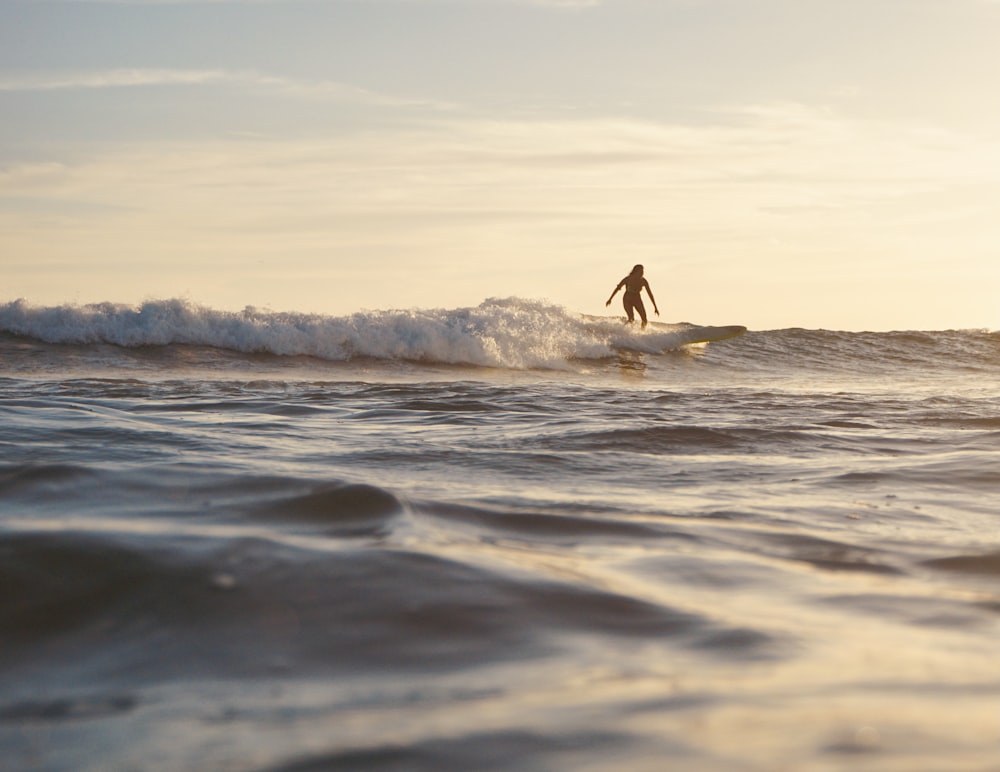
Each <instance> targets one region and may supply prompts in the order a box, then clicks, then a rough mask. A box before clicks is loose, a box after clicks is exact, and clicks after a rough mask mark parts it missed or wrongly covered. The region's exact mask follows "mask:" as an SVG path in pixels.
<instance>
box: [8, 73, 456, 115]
mask: <svg viewBox="0 0 1000 772" xmlns="http://www.w3.org/2000/svg"><path fill="white" fill-rule="evenodd" d="M151 86H158V87H170V86H216V87H217V86H231V87H237V88H246V89H251V88H252V89H261V90H265V91H267V92H269V93H271V94H273V95H279V96H285V97H292V98H299V99H309V100H329V101H339V102H350V103H355V104H364V105H369V106H379V107H403V108H405V107H421V108H429V109H434V110H452V109H455V106H454V105H453V104H450V103H447V102H443V101H438V100H429V99H420V98H413V97H402V96H394V95H391V94H384V93H379V92H375V91H371V90H369V89H364V88H360V87H358V86H354V85H351V84H349V83H342V82H339V81H331V80H308V79H302V78H299V79H296V78H287V77H280V76H275V75H268V74H264V73H258V72H250V71H232V70H177V69H139V68H127V69H126V68H119V69H112V70H99V71H74V72H62V73H59V72H57V73H51V72H49V73H27V74H25V73H19V74H17V75H9V74H8V75H2V74H0V93H3V92H8V93H10V92H32V91H68V90H77V89H125V88H139V87H151Z"/></svg>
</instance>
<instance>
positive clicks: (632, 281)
mask: <svg viewBox="0 0 1000 772" xmlns="http://www.w3.org/2000/svg"><path fill="white" fill-rule="evenodd" d="M622 287H624V288H625V294H624V295H622V304H623V305H624V306H625V314H626V315H627V316H628V324H632V323H633V322H635V312H636V311H638V312H639V318H640V319H642V329H646V307H645V306H644V305H643V304H642V297H640V295H639V293H640V292H642V290H643V288H645V290H646V292H647V293H649V299H650V300H652V301H653V310H654V311H655V312H656V315H657V316H659V315H660V309H658V308H657V307H656V298H654V297H653V290H651V289H650V288H649V282H648V281H646V280H645V279H644V278H643V276H642V266H641V265H637V266H635V267H634V268H633V269H632V273H630V274H629V275H628V276H626V277H625V278H624V279H622V280H621V281H620V282H618V286H617V287H615V291H614V292H612V293H611V297H609V298H608V302H607V303H605V304H604V305H605V306H610V305H611V301H612V300H614V299H615V295H617V294H618V290H620V289H621V288H622Z"/></svg>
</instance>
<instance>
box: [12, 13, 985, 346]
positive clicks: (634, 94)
mask: <svg viewBox="0 0 1000 772" xmlns="http://www.w3.org/2000/svg"><path fill="white" fill-rule="evenodd" d="M998 41H1000V0H187V1H183V2H182V1H180V0H100V1H98V0H2V2H0V277H2V278H0V302H6V301H9V300H14V299H17V298H24V299H25V300H27V301H28V302H29V303H32V304H35V305H58V304H62V303H76V304H84V303H92V302H105V301H110V302H116V303H127V304H137V303H141V302H143V301H145V300H151V299H164V298H184V299H187V300H189V301H190V302H192V303H196V304H199V305H205V306H210V307H213V308H219V309H231V310H239V309H242V308H244V307H247V306H254V307H256V308H259V309H272V310H275V311H303V312H316V313H323V314H332V315H345V314H351V313H354V312H358V311H366V310H379V309H407V308H421V309H434V308H460V307H468V306H475V305H478V304H479V303H480V302H482V301H483V300H484V299H486V298H490V297H511V296H516V297H522V298H529V299H537V300H546V301H550V302H551V303H553V304H556V305H559V306H563V307H565V308H566V309H567V310H570V311H573V312H579V313H584V314H607V313H611V311H608V310H607V309H606V308H605V306H604V301H605V300H606V299H607V297H608V295H609V294H610V293H611V290H612V289H614V287H615V285H616V284H617V283H618V281H619V280H620V279H621V278H622V277H623V276H625V274H627V273H628V271H629V270H630V269H631V267H632V265H634V264H636V263H642V264H643V265H644V266H645V268H646V277H647V278H648V279H649V282H650V285H651V287H652V289H653V291H654V293H655V295H656V300H657V303H658V305H659V307H660V310H661V313H662V316H661V317H660V320H661V321H667V322H679V321H687V322H693V323H697V324H744V325H747V326H749V327H750V328H751V329H776V328H785V327H806V328H826V329H843V330H862V329H867V330H897V329H924V330H932V329H955V328H987V329H991V330H997V329H1000V99H998V97H997V95H998V94H1000V45H998V44H997V42H998ZM619 297H620V296H619ZM647 306H649V304H648V303H647ZM613 311H614V312H615V313H621V310H620V307H619V305H618V299H616V302H615V306H614V307H613ZM654 318H655V317H654Z"/></svg>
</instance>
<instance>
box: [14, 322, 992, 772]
mask: <svg viewBox="0 0 1000 772" xmlns="http://www.w3.org/2000/svg"><path fill="white" fill-rule="evenodd" d="M991 346H992V347H993V348H991ZM995 347H996V340H995V337H994V338H991V337H990V335H988V334H985V333H905V334H904V333H900V334H883V335H881V336H879V335H876V334H874V333H873V334H868V335H865V334H855V335H848V334H842V333H825V332H814V333H810V332H808V331H780V332H774V333H749V334H747V335H746V336H744V337H743V338H739V339H736V340H732V341H726V342H723V343H713V344H710V345H709V346H708V347H707V348H703V349H698V350H693V351H685V352H680V353H674V354H662V355H650V354H642V353H638V352H637V351H636V349H635V347H629V350H628V351H624V352H622V353H620V354H615V355H612V356H609V357H605V358H604V359H600V360H594V361H590V362H588V363H583V364H581V363H579V362H577V363H576V364H575V365H573V366H571V367H570V368H569V369H568V370H566V371H562V372H554V371H551V370H549V371H531V370H528V371H524V370H510V369H496V368H493V369H483V368H473V367H465V366H462V367H456V366H455V365H453V364H446V363H423V364H413V363H406V362H400V361H398V360H393V359H383V360H371V359H366V360H362V361H348V362H344V361H335V362H331V361H326V360H317V359H312V358H305V357H279V356H275V355H274V354H270V353H265V354H246V353H239V352H234V351H233V350H226V349H219V348H215V347H198V348H191V347H186V344H185V345H184V346H174V347H167V348H148V347H144V348H138V349H129V348H119V347H116V346H111V345H108V344H104V343H101V344H83V345H81V344H72V343H59V342H56V343H42V342H40V341H38V340H34V339H31V338H26V337H11V336H8V337H6V338H3V339H2V340H0V353H2V354H3V355H4V361H5V362H6V363H7V369H6V371H5V372H4V373H3V377H0V452H2V456H0V631H2V634H0V746H2V747H3V749H4V761H2V762H0V767H4V766H9V767H10V768H14V769H53V770H78V769H90V770H106V769H171V770H173V769H177V770H180V769H235V770H265V769H267V770H320V769H345V770H347V769H349V770H356V769H378V770H385V769H389V770H394V769H395V770H404V769H405V770H414V769H416V770H424V769H427V770H430V769H434V770H440V769H566V770H585V769H594V770H612V769H614V770H618V769H638V770H647V769H648V770H662V769H690V770H702V769H713V770H714V769H720V770H772V769H816V770H841V769H873V770H874V769H878V770H881V769H898V770H912V769H928V770H938V769H941V770H943V769H948V770H962V769H969V770H984V769H994V768H998V767H1000V657H998V648H997V641H998V640H1000V638H998V633H1000V624H998V622H1000V539H998V537H997V532H998V528H997V526H998V516H1000V512H998V508H997V496H996V491H997V490H998V489H1000V464H998V463H997V461H998V451H1000V391H998V387H997V384H998V380H997V375H998V373H1000V361H997V359H996V358H995V350H996V348H995ZM880 351H881V352H887V353H885V355H884V356H877V355H876V354H877V352H880ZM976 352H978V353H976ZM921 362H925V363H926V364H925V365H921V364H920V363H921Z"/></svg>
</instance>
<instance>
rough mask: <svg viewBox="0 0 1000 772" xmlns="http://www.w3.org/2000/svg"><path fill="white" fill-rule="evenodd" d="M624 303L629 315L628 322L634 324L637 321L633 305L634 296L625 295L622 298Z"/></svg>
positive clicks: (626, 312) (626, 313)
mask: <svg viewBox="0 0 1000 772" xmlns="http://www.w3.org/2000/svg"><path fill="white" fill-rule="evenodd" d="M622 305H623V306H624V307H625V315H626V316H627V317H628V323H629V324H632V322H634V321H635V311H634V310H633V306H632V298H630V297H629V296H628V295H625V296H624V297H623V298H622Z"/></svg>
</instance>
